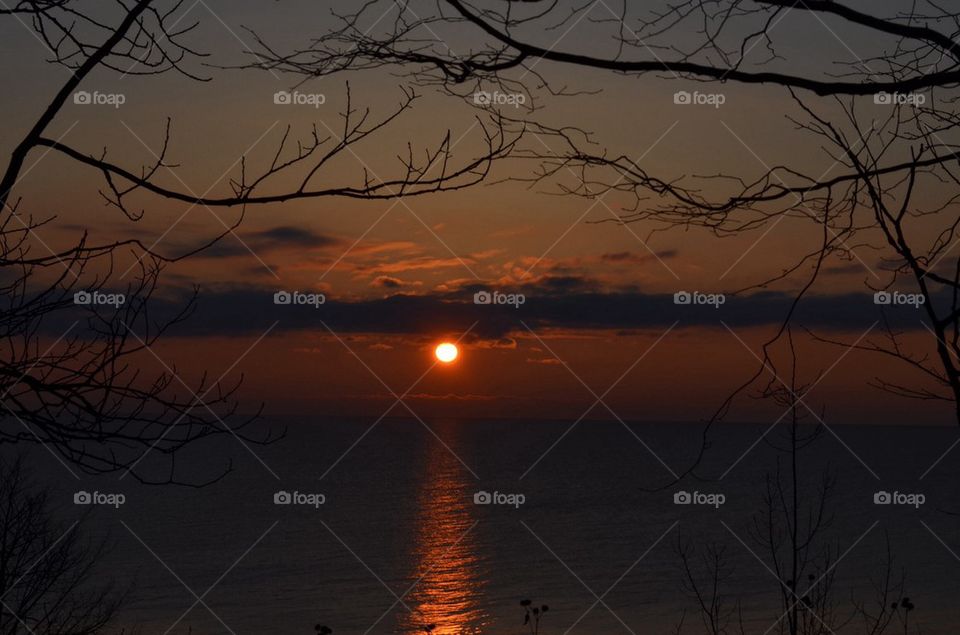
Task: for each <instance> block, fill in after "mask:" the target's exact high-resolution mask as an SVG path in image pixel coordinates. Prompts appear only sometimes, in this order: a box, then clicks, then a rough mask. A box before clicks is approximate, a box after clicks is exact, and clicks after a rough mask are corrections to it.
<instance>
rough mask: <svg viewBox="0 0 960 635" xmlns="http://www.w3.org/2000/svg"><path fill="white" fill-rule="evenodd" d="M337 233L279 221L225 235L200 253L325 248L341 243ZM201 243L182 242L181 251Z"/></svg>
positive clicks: (220, 254) (215, 255)
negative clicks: (258, 229) (188, 243)
mask: <svg viewBox="0 0 960 635" xmlns="http://www.w3.org/2000/svg"><path fill="white" fill-rule="evenodd" d="M342 244H343V241H342V240H341V239H339V238H337V237H335V236H329V235H327V234H321V233H318V232H315V231H313V230H310V229H307V228H304V227H293V226H289V225H280V226H277V227H272V228H270V229H265V230H262V231H258V232H250V233H244V234H238V235H237V236H234V235H228V236H224V237H223V238H221V239H220V240H218V241H217V242H216V243H214V244H213V245H211V246H210V247H208V248H206V249H204V250H203V251H201V252H200V253H199V254H197V255H198V256H200V257H203V258H233V257H236V256H247V255H250V253H251V252H253V253H255V254H263V253H267V252H271V251H275V250H278V249H284V248H299V249H311V248H312V249H324V248H326V247H335V246H337V245H342ZM198 247H200V245H193V246H181V247H180V249H179V251H181V252H188V251H191V250H193V249H197V248H198Z"/></svg>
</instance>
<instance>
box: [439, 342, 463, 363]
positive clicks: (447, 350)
mask: <svg viewBox="0 0 960 635" xmlns="http://www.w3.org/2000/svg"><path fill="white" fill-rule="evenodd" d="M433 354H434V355H436V356H437V360H438V361H441V362H443V363H444V364H450V363H451V362H453V361H454V360H455V359H457V356H458V355H460V350H459V349H458V348H457V345H456V344H452V343H450V342H442V343H441V344H438V345H437V348H435V349H434V351H433Z"/></svg>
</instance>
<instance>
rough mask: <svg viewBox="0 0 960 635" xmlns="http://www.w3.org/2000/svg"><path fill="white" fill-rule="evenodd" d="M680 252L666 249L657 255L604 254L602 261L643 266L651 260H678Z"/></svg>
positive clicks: (621, 252) (620, 252)
mask: <svg viewBox="0 0 960 635" xmlns="http://www.w3.org/2000/svg"><path fill="white" fill-rule="evenodd" d="M678 253H679V252H678V251H677V250H676V249H665V250H663V251H659V252H657V253H656V255H654V254H652V253H645V254H644V253H640V254H638V253H635V252H632V251H617V252H614V253H607V254H602V255H601V256H600V260H605V261H607V262H628V263H633V264H643V263H646V262H650V261H651V260H657V259H659V260H668V259H670V258H676V257H677V254H678Z"/></svg>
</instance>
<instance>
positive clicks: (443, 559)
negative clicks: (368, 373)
mask: <svg viewBox="0 0 960 635" xmlns="http://www.w3.org/2000/svg"><path fill="white" fill-rule="evenodd" d="M444 432H446V431H444ZM453 434H454V435H455V434H456V433H455V431H454V432H453ZM445 436H448V435H445ZM421 482H422V483H423V485H422V487H421V489H420V492H419V494H418V499H417V504H418V508H419V518H418V522H417V530H416V538H415V539H416V544H415V545H413V547H412V550H413V553H414V558H415V559H416V561H417V570H416V571H414V572H413V579H412V580H411V582H410V583H411V584H413V583H416V585H415V586H414V587H413V590H411V591H410V594H409V595H408V596H407V598H406V600H405V602H406V604H407V605H408V606H409V607H410V608H411V609H412V612H408V611H402V615H401V616H400V625H399V626H400V631H401V632H413V633H417V632H420V633H424V632H430V633H433V634H435V635H455V634H463V633H480V632H482V630H483V628H482V627H483V626H484V623H485V621H486V614H485V613H484V611H483V610H481V608H480V602H479V594H480V592H481V590H482V587H483V583H482V581H481V578H480V575H479V569H480V562H479V558H478V556H477V550H476V542H475V539H476V536H475V534H474V532H475V531H476V528H475V527H474V524H475V522H476V521H475V519H474V518H473V516H472V514H471V512H472V509H471V508H470V506H469V501H470V495H471V493H470V486H471V484H472V478H471V476H470V474H469V473H467V472H466V470H465V469H464V467H463V466H462V465H460V463H459V462H458V461H457V460H456V458H454V457H453V456H452V455H451V454H450V453H449V452H448V451H447V449H446V448H444V447H443V445H442V444H440V443H436V442H431V444H430V448H429V450H428V456H427V459H426V462H425V474H424V477H423V479H422V480H421ZM398 615H400V613H398ZM431 627H432V628H431Z"/></svg>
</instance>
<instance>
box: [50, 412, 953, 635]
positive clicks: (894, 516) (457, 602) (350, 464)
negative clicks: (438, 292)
mask: <svg viewBox="0 0 960 635" xmlns="http://www.w3.org/2000/svg"><path fill="white" fill-rule="evenodd" d="M276 423H277V424H278V425H281V426H287V428H288V434H287V437H286V439H284V440H283V441H281V442H279V443H277V444H275V445H273V446H269V447H254V448H253V450H254V451H255V452H256V453H257V455H258V456H259V457H260V460H262V461H263V464H265V465H262V464H261V463H260V462H259V461H258V460H257V459H255V458H254V457H253V456H251V455H250V454H249V453H247V451H246V450H245V449H244V448H243V447H242V446H241V445H240V444H239V443H238V442H237V441H235V440H234V439H221V440H217V441H216V442H215V443H212V444H208V445H207V446H205V447H204V448H203V449H202V454H200V455H196V454H195V455H194V456H192V457H191V458H188V459H185V461H189V462H190V463H189V464H190V465H193V466H199V465H201V464H202V465H203V466H207V467H209V468H210V469H216V467H217V466H219V465H221V464H222V463H221V462H222V461H223V459H224V457H225V456H226V455H230V456H232V457H233V458H234V461H235V463H234V468H235V470H234V472H232V473H231V474H230V475H229V476H227V478H225V479H224V480H222V481H220V482H218V483H216V484H214V485H211V486H209V487H206V488H203V489H191V488H181V487H167V486H165V487H145V486H140V485H136V484H134V483H132V482H131V479H129V478H128V479H124V480H122V481H120V480H118V478H117V477H116V476H108V477H98V478H87V477H84V478H83V479H82V481H81V482H78V481H76V480H74V479H73V478H72V477H70V476H69V474H67V473H66V471H65V470H63V469H62V467H60V466H58V465H57V464H55V463H53V462H52V460H48V461H42V462H43V463H44V465H45V467H44V468H43V471H44V474H43V476H44V477H45V478H47V479H48V480H50V481H52V482H54V483H55V484H56V487H58V488H59V491H60V492H61V494H62V496H63V499H62V500H63V501H64V502H66V503H68V504H66V505H64V506H63V510H64V514H66V515H67V516H68V517H69V516H71V515H73V516H77V515H78V514H79V510H81V509H85V508H83V507H74V506H72V505H71V504H69V502H70V498H71V497H72V492H73V491H75V490H77V489H84V490H88V491H94V490H95V491H99V492H122V493H124V494H125V495H126V502H125V504H124V505H123V506H122V507H120V508H119V509H112V508H108V507H98V508H97V509H96V510H95V511H94V514H93V519H92V520H91V521H90V523H89V524H88V525H87V532H88V534H89V535H90V536H93V537H97V536H109V537H110V539H111V540H112V542H113V543H114V548H113V550H112V552H111V554H110V556H109V561H108V562H107V563H106V564H105V567H104V568H103V572H102V574H101V575H104V576H109V577H111V578H114V579H116V580H118V581H124V580H129V579H131V578H133V577H135V578H136V586H135V591H134V594H133V598H132V601H131V603H130V605H129V606H128V607H127V608H126V610H125V613H124V615H123V622H124V623H125V624H133V623H137V624H139V625H140V627H141V628H142V630H143V632H145V633H151V634H152V633H164V632H170V633H188V632H191V631H192V632H193V633H196V634H207V633H229V632H233V633H236V634H238V635H239V634H242V633H251V634H273V633H277V634H284V635H288V634H296V633H302V634H304V635H306V634H307V633H313V632H314V625H315V624H326V625H329V626H330V627H331V628H333V630H334V632H335V633H338V634H339V633H400V632H424V631H423V628H424V627H426V626H428V625H433V626H434V629H433V632H434V633H441V634H453V633H497V634H500V633H503V634H513V633H523V632H529V630H524V628H523V626H522V623H523V608H522V607H521V606H520V600H521V599H531V600H532V601H533V602H534V604H548V605H549V607H550V609H549V612H548V613H547V614H546V616H545V618H544V620H543V622H542V625H541V631H540V632H541V633H557V634H559V633H568V632H569V633H584V634H589V635H607V634H615V633H635V634H638V635H639V634H641V633H643V634H647V633H663V634H666V633H668V632H671V629H672V628H673V627H674V626H675V625H676V624H677V623H678V622H679V621H680V620H681V618H682V619H684V621H685V624H686V625H687V628H686V629H685V630H684V632H688V633H702V632H704V631H703V629H702V627H701V622H700V614H699V613H698V611H697V604H696V602H695V600H694V599H693V598H692V597H691V595H690V594H689V592H688V591H687V590H685V588H684V585H683V582H684V580H683V577H684V576H683V574H682V569H681V566H680V559H679V555H678V544H679V542H680V541H689V544H691V545H694V546H697V547H699V548H700V549H704V548H706V547H708V546H714V547H718V548H721V549H722V550H723V558H724V560H725V562H726V569H725V574H724V580H723V588H722V590H723V593H724V595H725V596H727V597H728V598H730V599H732V600H735V601H736V600H739V602H740V603H741V606H742V608H743V611H744V617H745V620H746V624H747V632H749V633H757V634H761V633H765V632H770V633H776V632H778V630H777V628H776V627H775V626H774V625H775V624H776V620H777V619H778V618H779V617H780V616H781V614H782V613H783V611H782V609H781V604H780V595H779V589H780V585H779V582H778V579H777V577H776V576H775V574H774V573H773V572H772V571H771V570H770V569H772V568H773V567H772V560H771V556H770V552H769V549H765V547H764V546H763V545H762V544H761V543H760V542H758V540H757V539H756V538H757V535H756V534H757V531H756V530H757V528H758V527H761V528H762V527H763V522H765V519H766V518H767V514H766V512H765V503H764V494H765V492H766V491H767V485H766V477H767V475H768V474H772V473H775V472H776V470H777V459H778V457H779V459H780V461H781V464H780V465H781V468H783V469H784V470H785V469H786V468H787V466H788V463H784V462H783V461H786V460H787V457H786V456H785V455H783V454H782V453H779V452H778V451H777V450H776V449H775V448H774V447H772V446H771V445H769V444H768V443H766V442H760V443H756V442H757V440H758V439H759V437H760V436H761V435H762V434H763V432H764V430H766V426H760V425H746V424H743V425H734V424H723V425H720V426H719V427H716V428H715V429H714V430H713V431H712V433H711V436H710V440H711V445H710V447H709V449H708V450H707V452H706V454H705V456H704V459H703V460H702V461H701V462H700V465H699V467H698V470H697V475H698V476H699V477H700V480H697V479H695V478H693V477H686V478H684V479H683V480H682V482H681V483H680V484H678V485H670V482H671V480H672V477H671V475H670V471H671V470H672V471H673V472H675V473H680V472H681V471H682V470H683V469H684V468H685V467H687V466H689V465H690V463H691V461H692V460H693V457H694V456H696V454H697V452H698V451H699V449H700V432H701V427H700V426H698V425H696V424H673V425H667V424H641V423H636V424H630V425H629V426H628V427H625V426H624V425H621V423H619V422H615V421H614V422H581V423H580V424H578V425H577V426H575V427H574V428H573V429H572V430H570V431H569V433H568V434H566V435H565V436H562V435H564V433H565V431H567V430H568V428H569V426H570V424H571V423H572V422H570V421H564V422H536V421H496V422H484V421H449V420H446V421H427V422H426V424H424V423H421V422H419V421H417V420H399V419H389V420H383V421H381V422H379V423H378V424H377V425H375V426H373V427H372V428H371V424H372V423H373V421H372V420H366V421H363V420H339V421H324V420H320V419H318V418H316V417H303V418H295V419H290V420H285V421H277V422H276ZM428 428H429V429H428ZM628 428H629V429H628ZM786 430H787V428H786V424H781V425H780V426H778V427H777V428H776V429H774V430H773V431H772V432H770V434H769V436H768V437H767V438H768V439H769V440H774V441H776V442H778V443H782V442H783V441H784V439H785V436H784V433H785V432H786ZM833 430H834V432H835V434H836V435H837V436H836V437H835V436H834V435H833V434H831V433H825V434H823V435H822V436H821V438H820V439H819V440H818V441H817V442H816V443H815V445H812V446H810V447H808V448H807V449H806V450H804V453H803V454H802V455H801V456H802V461H801V463H800V470H801V472H800V474H801V482H802V487H801V492H800V499H801V503H802V504H803V503H809V502H815V501H816V500H817V499H818V497H817V495H816V486H817V484H818V483H819V481H820V479H821V477H822V475H823V474H825V473H827V472H828V471H831V470H832V471H833V473H835V476H836V488H835V490H834V493H833V495H832V497H831V498H830V499H829V508H828V511H829V514H828V516H829V517H831V518H832V521H831V522H830V523H829V524H828V526H827V527H826V528H825V529H824V530H823V533H822V535H821V538H820V540H821V542H820V543H819V544H821V545H822V546H823V547H824V548H826V549H830V551H831V557H832V561H833V562H834V563H835V566H834V568H832V569H829V573H831V574H834V575H835V577H834V579H833V581H832V584H833V586H832V589H833V595H834V597H835V599H836V602H837V606H836V609H835V615H834V617H835V618H837V619H839V616H841V615H846V614H847V613H848V612H849V608H850V603H849V598H850V597H851V595H852V596H853V597H855V598H859V599H861V600H862V601H864V602H865V603H866V604H867V606H868V607H871V608H872V607H873V606H874V605H875V602H876V600H875V595H874V594H873V593H872V592H871V591H870V581H871V579H872V576H874V575H875V574H879V573H881V572H882V568H883V567H882V564H883V559H884V554H886V541H887V540H888V539H889V543H890V546H891V550H892V553H893V555H894V557H895V565H894V569H895V572H896V573H897V574H899V573H900V572H901V571H902V572H903V573H904V574H905V575H906V584H905V591H904V593H903V594H904V595H908V596H909V597H910V598H911V601H912V602H913V603H914V604H915V605H916V607H917V608H916V610H915V611H913V612H912V614H911V616H910V619H911V623H912V624H917V625H920V626H922V628H923V633H925V634H927V635H933V634H937V633H956V632H958V629H960V609H958V608H957V607H958V606H960V605H958V596H957V588H958V584H957V583H958V581H960V559H958V558H957V556H956V555H955V554H956V552H958V551H960V516H956V515H950V514H949V513H948V512H954V513H956V512H958V511H960V478H958V472H960V447H958V448H957V449H956V450H955V451H954V452H952V453H950V454H948V455H947V456H946V458H944V459H943V460H942V461H941V462H940V463H939V464H938V465H937V466H936V467H935V468H934V469H932V470H929V468H930V467H931V465H932V464H933V463H934V462H935V461H936V460H937V459H938V457H940V456H941V455H942V454H943V453H944V452H945V451H946V450H947V449H948V448H949V447H950V446H951V444H953V443H954V442H956V441H957V439H958V438H960V434H958V431H957V430H955V429H953V428H935V427H922V426H913V427H910V426H899V427H898V426H888V427H868V426H834V427H833ZM561 436H562V438H561ZM837 437H839V438H837ZM755 443H756V445H755V446H754V444H755ZM751 446H754V447H753V449H752V450H750V451H749V452H747V450H748V449H749V448H750V447H751ZM745 453H746V454H745ZM36 456H37V458H38V459H39V455H36ZM661 461H662V462H661ZM928 470H929V471H928ZM271 471H272V472H273V474H271ZM925 473H926V474H925ZM784 474H786V472H784ZM664 486H667V487H666V489H662V490H660V491H656V488H658V487H664ZM679 490H684V491H687V492H690V493H691V496H692V494H693V493H694V492H696V493H697V494H698V496H699V498H700V500H709V501H712V502H713V503H717V502H718V501H719V500H720V499H718V498H716V497H713V498H705V496H707V495H710V494H722V495H723V497H724V498H723V504H722V505H719V506H717V505H707V504H689V505H682V504H675V501H674V496H675V494H676V493H677V492H678V491H679ZM278 491H286V492H290V493H291V496H292V494H293V492H297V493H298V495H299V497H300V500H301V501H303V502H307V501H311V500H313V501H314V502H316V500H319V499H311V498H310V497H309V495H311V494H322V495H323V496H324V502H323V504H322V505H319V506H318V507H314V506H310V505H307V504H290V505H282V504H275V502H274V496H275V493H276V492H278ZM481 491H483V492H489V493H490V494H491V498H492V497H493V493H494V492H496V493H497V500H494V502H493V503H491V504H476V503H475V500H474V498H475V494H477V492H481ZM877 491H889V492H891V494H892V493H893V492H897V493H899V494H901V495H904V494H917V493H920V494H923V495H924V496H925V501H924V502H923V504H922V505H921V506H920V507H919V508H917V507H916V506H910V505H903V504H891V505H876V504H874V493H875V492H877ZM517 495H522V499H521V498H520V496H517ZM483 500H484V498H482V497H481V498H480V501H481V502H482V501H483ZM681 500H682V497H681ZM901 500H904V501H905V500H907V499H904V498H902V496H901ZM910 500H912V501H914V502H916V499H910ZM498 501H502V502H503V504H500V502H498ZM521 501H522V504H518V503H520V502H521ZM757 520H760V521H761V523H760V524H759V525H758V524H756V522H755V521H757ZM941 541H942V542H941ZM161 561H162V562H161ZM700 563H701V560H700V559H699V556H698V557H697V558H696V559H695V564H697V566H699V564H700ZM703 571H704V572H706V570H703ZM810 571H812V572H814V573H815V574H816V576H817V577H819V576H820V575H822V573H824V572H825V571H826V570H825V569H823V568H822V567H821V568H820V569H816V568H813V569H811V570H810ZM187 587H189V589H188V588H187ZM208 589H209V590H208ZM194 594H196V596H199V597H200V598H202V602H198V601H197V597H196V596H195V595H194ZM856 626H857V624H856V623H851V624H849V625H847V626H844V627H843V628H840V629H839V630H837V631H836V632H838V633H859V632H861V631H860V630H858V628H856ZM171 627H172V628H171ZM168 629H169V631H168ZM768 629H770V630H769V631H768ZM890 632H903V630H902V627H901V628H900V630H899V631H894V630H891V631H890ZM911 632H913V631H912V627H911Z"/></svg>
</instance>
